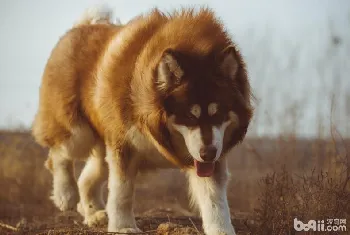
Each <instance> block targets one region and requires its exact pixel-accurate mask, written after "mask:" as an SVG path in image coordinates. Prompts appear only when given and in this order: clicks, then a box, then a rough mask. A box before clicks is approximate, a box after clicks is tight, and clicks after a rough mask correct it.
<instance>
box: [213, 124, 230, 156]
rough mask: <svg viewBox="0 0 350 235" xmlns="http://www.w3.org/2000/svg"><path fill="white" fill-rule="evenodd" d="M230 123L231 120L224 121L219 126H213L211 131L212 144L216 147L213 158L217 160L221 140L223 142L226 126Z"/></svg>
mask: <svg viewBox="0 0 350 235" xmlns="http://www.w3.org/2000/svg"><path fill="white" fill-rule="evenodd" d="M230 124H231V121H226V122H224V123H222V124H221V125H220V126H219V127H216V126H213V127H212V132H213V143H212V144H213V145H214V146H215V147H216V149H217V151H216V157H215V160H218V158H219V157H220V155H221V152H222V147H223V142H224V135H225V131H226V128H227V127H228V126H229V125H230Z"/></svg>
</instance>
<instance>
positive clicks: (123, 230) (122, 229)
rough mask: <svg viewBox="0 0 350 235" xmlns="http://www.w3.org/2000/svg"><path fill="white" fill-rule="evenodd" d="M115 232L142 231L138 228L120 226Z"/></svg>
mask: <svg viewBox="0 0 350 235" xmlns="http://www.w3.org/2000/svg"><path fill="white" fill-rule="evenodd" d="M116 232H117V233H136V234H137V233H142V230H141V229H139V228H121V229H117V231H116Z"/></svg>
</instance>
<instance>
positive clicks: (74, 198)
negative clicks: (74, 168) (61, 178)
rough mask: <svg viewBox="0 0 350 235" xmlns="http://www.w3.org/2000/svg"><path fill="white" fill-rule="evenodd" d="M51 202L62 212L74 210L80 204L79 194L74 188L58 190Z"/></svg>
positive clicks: (55, 191)
mask: <svg viewBox="0 0 350 235" xmlns="http://www.w3.org/2000/svg"><path fill="white" fill-rule="evenodd" d="M51 200H52V201H53V203H54V204H55V206H56V207H57V208H58V209H59V210H60V211H68V210H74V209H75V208H76V205H77V203H78V202H79V193H78V190H77V189H76V188H74V187H65V188H61V189H56V190H54V191H53V194H52V196H51Z"/></svg>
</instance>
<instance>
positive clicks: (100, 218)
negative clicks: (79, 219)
mask: <svg viewBox="0 0 350 235" xmlns="http://www.w3.org/2000/svg"><path fill="white" fill-rule="evenodd" d="M107 223H108V216H107V213H106V211H105V210H99V211H96V212H95V213H93V214H91V215H88V216H86V217H85V220H84V224H86V225H87V226H89V227H101V226H104V225H107Z"/></svg>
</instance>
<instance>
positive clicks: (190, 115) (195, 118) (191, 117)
mask: <svg viewBox="0 0 350 235" xmlns="http://www.w3.org/2000/svg"><path fill="white" fill-rule="evenodd" d="M187 117H188V118H189V119H191V120H193V121H194V120H197V117H196V116H194V115H193V114H192V113H191V112H188V113H187Z"/></svg>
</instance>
